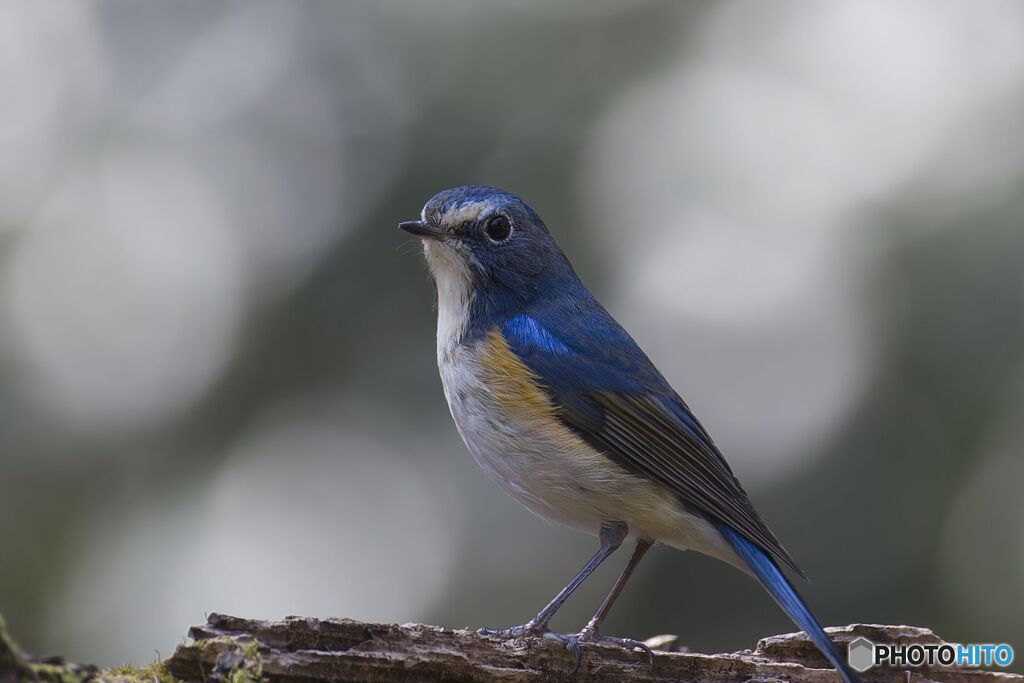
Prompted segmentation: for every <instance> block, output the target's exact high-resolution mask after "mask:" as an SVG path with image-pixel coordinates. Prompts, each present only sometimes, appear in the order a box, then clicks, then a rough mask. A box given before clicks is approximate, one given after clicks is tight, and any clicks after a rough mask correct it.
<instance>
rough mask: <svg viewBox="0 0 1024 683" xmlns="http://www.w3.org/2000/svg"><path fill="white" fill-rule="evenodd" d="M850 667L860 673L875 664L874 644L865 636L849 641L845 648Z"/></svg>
mask: <svg viewBox="0 0 1024 683" xmlns="http://www.w3.org/2000/svg"><path fill="white" fill-rule="evenodd" d="M847 660H848V661H849V662H850V668H851V669H853V670H854V671H859V672H861V673H863V672H865V671H867V670H868V669H870V668H871V667H872V666H874V665H875V644H874V643H872V642H871V641H870V640H868V639H867V638H863V637H862V638H857V640H854V641H851V642H850V645H849V649H848V650H847Z"/></svg>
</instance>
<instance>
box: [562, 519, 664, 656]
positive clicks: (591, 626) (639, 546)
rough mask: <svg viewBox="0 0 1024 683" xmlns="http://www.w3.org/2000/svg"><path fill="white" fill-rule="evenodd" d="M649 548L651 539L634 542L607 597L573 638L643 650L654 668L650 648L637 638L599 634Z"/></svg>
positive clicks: (577, 640) (585, 641)
mask: <svg viewBox="0 0 1024 683" xmlns="http://www.w3.org/2000/svg"><path fill="white" fill-rule="evenodd" d="M650 548H651V541H648V540H647V539H644V538H641V539H640V540H638V541H637V542H636V549H635V550H633V556H632V557H630V558H629V563H628V564H626V568H625V569H623V570H622V574H620V575H619V578H618V580H617V581H616V582H615V585H614V586H612V589H611V591H610V592H609V593H608V597H606V598H605V599H604V602H603V603H601V607H600V608H598V610H597V613H596V614H595V615H594V616H593V618H591V620H590V621H588V622H587V625H586V626H584V627H583V630H582V631H580V632H579V633H577V634H576V636H575V640H576V642H577V643H598V644H609V645H619V646H621V647H628V648H637V649H640V650H643V651H644V652H645V653H646V654H647V661H648V663H649V664H650V666H651V668H652V669H653V668H654V653H653V652H651V648H650V647H648V646H647V645H645V644H644V643H641V642H640V641H639V640H633V639H631V638H612V637H611V636H603V635H601V625H602V624H603V623H604V620H605V618H606V617H607V616H608V613H609V612H610V611H611V609H612V605H614V604H615V601H616V600H617V599H618V597H619V594H620V593H622V589H623V588H625V586H626V582H627V581H629V577H630V576H632V575H633V571H634V570H635V569H636V566H637V565H638V564H640V560H642V559H643V557H644V555H646V554H647V551H648V550H650Z"/></svg>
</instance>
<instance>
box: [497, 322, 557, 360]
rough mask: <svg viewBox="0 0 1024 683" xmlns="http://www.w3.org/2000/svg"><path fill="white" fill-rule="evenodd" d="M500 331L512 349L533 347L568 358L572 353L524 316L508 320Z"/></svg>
mask: <svg viewBox="0 0 1024 683" xmlns="http://www.w3.org/2000/svg"><path fill="white" fill-rule="evenodd" d="M501 331H502V333H503V334H504V335H505V337H506V338H507V339H509V340H510V341H511V342H512V346H513V347H517V346H519V345H525V346H533V347H535V348H539V349H541V350H544V351H547V352H549V353H554V354H557V355H560V356H568V355H570V354H571V353H572V351H571V350H570V349H569V347H568V346H566V345H565V344H563V343H562V342H561V341H560V340H559V339H558V338H557V337H555V336H554V335H552V334H551V333H550V332H548V331H547V330H546V329H544V328H543V327H542V326H541V324H540V323H538V322H537V321H536V320H534V319H533V318H531V317H530V316H528V315H525V314H523V315H517V316H515V317H514V318H510V319H509V320H508V321H506V322H505V324H504V325H503V326H502V329H501Z"/></svg>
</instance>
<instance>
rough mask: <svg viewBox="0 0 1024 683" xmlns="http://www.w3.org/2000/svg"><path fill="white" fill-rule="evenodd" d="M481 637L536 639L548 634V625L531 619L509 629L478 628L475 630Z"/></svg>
mask: <svg viewBox="0 0 1024 683" xmlns="http://www.w3.org/2000/svg"><path fill="white" fill-rule="evenodd" d="M476 632H477V633H479V634H480V635H482V636H492V637H494V638H522V637H524V636H536V637H538V638H540V637H542V636H544V635H546V634H547V633H549V631H548V625H547V624H544V623H541V622H539V621H535V620H533V619H531V620H530V621H528V622H526V623H525V624H523V625H522V626H512V627H510V628H478V629H477V630H476Z"/></svg>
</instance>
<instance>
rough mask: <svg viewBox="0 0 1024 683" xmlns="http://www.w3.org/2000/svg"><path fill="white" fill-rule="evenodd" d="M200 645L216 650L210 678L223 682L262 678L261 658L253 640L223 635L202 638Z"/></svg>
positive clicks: (255, 681)
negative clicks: (214, 664) (206, 638)
mask: <svg viewBox="0 0 1024 683" xmlns="http://www.w3.org/2000/svg"><path fill="white" fill-rule="evenodd" d="M201 647H202V648H203V649H204V650H206V649H213V650H215V651H216V652H217V664H216V666H214V669H213V672H212V675H211V678H212V679H216V680H220V681H224V682H225V683H260V682H261V681H262V680H263V659H262V658H261V657H260V646H259V643H257V642H256V641H255V640H251V639H248V638H246V639H242V638H231V637H227V636H225V637H223V638H211V639H210V640H204V641H202V642H201Z"/></svg>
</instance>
